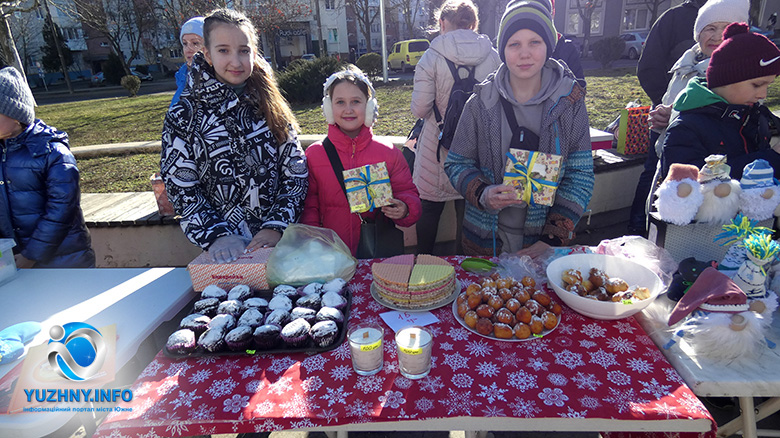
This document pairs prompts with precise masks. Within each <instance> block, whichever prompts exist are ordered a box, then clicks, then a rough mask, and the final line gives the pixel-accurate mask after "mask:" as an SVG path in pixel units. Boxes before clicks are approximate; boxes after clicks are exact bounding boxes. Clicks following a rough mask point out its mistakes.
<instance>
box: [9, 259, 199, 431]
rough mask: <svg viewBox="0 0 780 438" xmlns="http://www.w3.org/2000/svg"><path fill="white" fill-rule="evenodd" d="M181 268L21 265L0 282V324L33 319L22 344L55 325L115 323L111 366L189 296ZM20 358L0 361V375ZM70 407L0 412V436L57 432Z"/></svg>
mask: <svg viewBox="0 0 780 438" xmlns="http://www.w3.org/2000/svg"><path fill="white" fill-rule="evenodd" d="M193 297H194V295H193V293H192V283H191V282H190V277H189V274H188V273H187V271H186V269H184V268H142V269H26V270H21V271H19V273H18V275H17V276H16V277H15V278H14V279H13V280H11V281H10V282H8V283H5V284H3V285H2V286H0V303H2V305H0V326H2V327H0V328H4V327H8V326H10V325H13V324H16V323H19V322H25V321H38V322H40V323H41V325H42V329H41V332H40V333H39V334H38V335H37V336H36V337H35V339H34V340H33V341H32V342H30V343H28V344H27V346H28V347H29V346H33V345H39V344H41V343H44V342H48V340H49V328H51V327H52V326H53V325H55V324H64V323H68V322H86V323H87V324H90V325H92V326H93V327H98V328H99V327H104V326H108V325H111V324H116V333H117V338H118V339H117V342H116V361H115V366H116V369H117V370H119V369H121V368H122V366H124V365H125V364H127V363H128V362H129V361H130V360H131V359H132V358H133V356H134V355H135V354H136V352H137V351H138V347H139V346H140V345H141V343H142V342H143V341H144V339H146V338H147V337H148V336H149V335H151V334H152V332H153V331H154V330H155V329H156V328H157V327H158V326H159V325H160V324H162V323H163V322H165V321H167V320H169V319H171V318H172V317H173V316H175V315H176V314H177V313H178V312H179V311H180V310H181V309H182V308H183V307H184V306H185V305H186V304H187V303H188V302H189V301H190V300H191V299H192V298H193ZM20 362H21V360H20V361H16V362H12V363H10V364H4V365H0V378H2V377H3V376H5V375H6V374H7V373H8V372H10V371H11V370H12V369H13V367H15V366H17V365H18V364H19V363H20ZM75 415H76V413H75V412H52V413H49V412H45V413H42V412H36V413H18V414H12V415H0V437H14V438H25V437H38V436H43V435H46V434H50V433H52V432H55V431H57V430H58V429H59V428H60V427H62V426H64V425H65V424H66V423H67V422H68V421H70V419H71V418H73V417H74V416H75Z"/></svg>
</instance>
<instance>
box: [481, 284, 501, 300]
mask: <svg viewBox="0 0 780 438" xmlns="http://www.w3.org/2000/svg"><path fill="white" fill-rule="evenodd" d="M485 295H498V289H496V288H494V287H483V288H482V301H483V302H485V303H487V300H488V299H489V298H490V297H489V296H488V297H487V298H485Z"/></svg>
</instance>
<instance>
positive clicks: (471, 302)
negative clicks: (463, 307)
mask: <svg viewBox="0 0 780 438" xmlns="http://www.w3.org/2000/svg"><path fill="white" fill-rule="evenodd" d="M466 302H467V303H468V306H469V309H476V308H477V306H479V305H480V304H482V293H481V292H479V293H476V294H474V295H469V298H468V300H467V301H466Z"/></svg>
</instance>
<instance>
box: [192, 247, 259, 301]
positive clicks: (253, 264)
mask: <svg viewBox="0 0 780 438" xmlns="http://www.w3.org/2000/svg"><path fill="white" fill-rule="evenodd" d="M271 251H273V248H260V249H256V250H254V251H252V252H249V253H246V254H243V255H242V256H240V257H239V258H238V259H237V260H235V261H233V262H230V263H216V262H214V261H212V260H211V255H209V253H207V252H205V251H204V252H203V253H201V255H199V256H198V257H196V258H195V260H193V261H192V262H190V264H189V265H187V270H188V271H189V272H190V278H191V279H192V287H193V289H195V291H196V292H200V291H202V290H203V289H204V288H205V287H206V286H208V285H210V284H216V285H217V286H219V287H221V288H223V289H225V290H230V289H231V288H232V287H233V286H235V285H238V284H245V285H247V286H249V287H250V288H252V289H255V290H264V289H269V286H268V280H267V279H266V275H265V265H266V262H268V257H269V256H270V255H271Z"/></svg>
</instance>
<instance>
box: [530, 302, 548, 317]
mask: <svg viewBox="0 0 780 438" xmlns="http://www.w3.org/2000/svg"><path fill="white" fill-rule="evenodd" d="M525 307H527V308H528V310H530V311H531V314H532V315H536V316H539V315H541V314H542V313H544V310H545V309H544V306H542V305H541V304H539V302H538V301H536V300H534V299H530V300H528V301H527V302H526V303H525Z"/></svg>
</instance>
